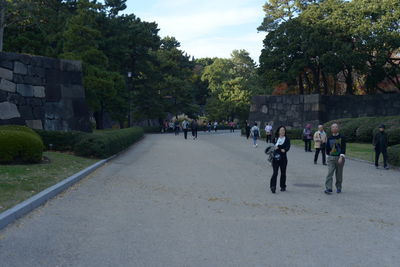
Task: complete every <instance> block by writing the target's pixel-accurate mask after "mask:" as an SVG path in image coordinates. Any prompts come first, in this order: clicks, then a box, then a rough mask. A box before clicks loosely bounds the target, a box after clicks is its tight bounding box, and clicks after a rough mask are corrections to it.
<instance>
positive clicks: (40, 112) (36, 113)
mask: <svg viewBox="0 0 400 267" xmlns="http://www.w3.org/2000/svg"><path fill="white" fill-rule="evenodd" d="M32 113H33V117H34V118H35V119H44V117H45V111H44V107H43V106H39V107H34V108H33V109H32Z"/></svg>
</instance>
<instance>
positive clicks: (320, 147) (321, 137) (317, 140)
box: [314, 125, 327, 165]
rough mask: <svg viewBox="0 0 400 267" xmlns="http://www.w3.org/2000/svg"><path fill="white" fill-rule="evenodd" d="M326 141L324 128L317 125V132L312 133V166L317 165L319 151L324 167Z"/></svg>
mask: <svg viewBox="0 0 400 267" xmlns="http://www.w3.org/2000/svg"><path fill="white" fill-rule="evenodd" d="M326 140H327V136H326V133H325V131H324V126H323V125H318V131H316V132H315V133H314V148H315V156H314V164H317V161H318V155H319V152H320V151H321V154H322V164H323V165H326V155H325V148H326Z"/></svg>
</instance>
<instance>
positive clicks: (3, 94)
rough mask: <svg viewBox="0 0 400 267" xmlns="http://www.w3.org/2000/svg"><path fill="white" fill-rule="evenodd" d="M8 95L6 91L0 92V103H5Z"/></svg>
mask: <svg viewBox="0 0 400 267" xmlns="http://www.w3.org/2000/svg"><path fill="white" fill-rule="evenodd" d="M7 98H8V93H7V92H6V91H1V90H0V102H4V101H7Z"/></svg>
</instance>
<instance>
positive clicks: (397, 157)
mask: <svg viewBox="0 0 400 267" xmlns="http://www.w3.org/2000/svg"><path fill="white" fill-rule="evenodd" d="M388 162H389V163H390V164H392V165H394V166H400V145H395V146H390V147H389V148H388Z"/></svg>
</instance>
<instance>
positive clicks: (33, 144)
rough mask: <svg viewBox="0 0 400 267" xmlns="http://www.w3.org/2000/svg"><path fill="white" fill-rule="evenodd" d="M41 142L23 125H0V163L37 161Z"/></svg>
mask: <svg viewBox="0 0 400 267" xmlns="http://www.w3.org/2000/svg"><path fill="white" fill-rule="evenodd" d="M43 149H44V146H43V142H42V139H41V138H40V136H39V135H37V134H36V133H35V132H34V131H32V130H31V129H30V128H28V127H25V126H0V163H38V162H40V161H41V160H42V154H43Z"/></svg>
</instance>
